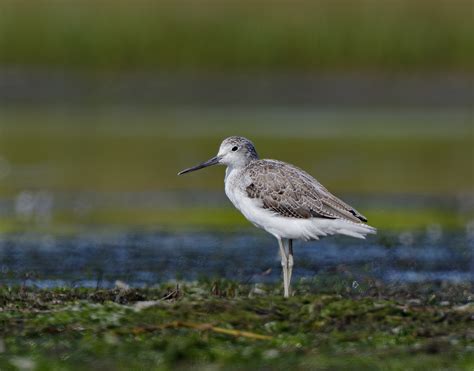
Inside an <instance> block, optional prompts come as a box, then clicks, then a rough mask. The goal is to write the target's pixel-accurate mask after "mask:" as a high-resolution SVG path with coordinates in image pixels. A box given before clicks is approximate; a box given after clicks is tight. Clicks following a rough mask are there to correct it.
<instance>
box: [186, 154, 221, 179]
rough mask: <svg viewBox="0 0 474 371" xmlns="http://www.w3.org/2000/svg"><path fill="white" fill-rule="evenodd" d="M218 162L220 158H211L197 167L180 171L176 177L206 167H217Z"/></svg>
mask: <svg viewBox="0 0 474 371" xmlns="http://www.w3.org/2000/svg"><path fill="white" fill-rule="evenodd" d="M220 160H221V157H220V156H216V157H213V158H211V159H210V160H207V161H206V162H203V163H202V164H199V165H196V166H193V167H190V168H189V169H184V170H182V171H180V172H179V173H178V175H183V174H186V173H190V172H191V171H195V170H199V169H203V168H205V167H208V166H212V165H217V164H218V163H219V161H220Z"/></svg>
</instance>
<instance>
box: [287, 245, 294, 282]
mask: <svg viewBox="0 0 474 371" xmlns="http://www.w3.org/2000/svg"><path fill="white" fill-rule="evenodd" d="M287 244H288V291H290V284H291V275H292V273H293V265H294V264H293V240H287Z"/></svg>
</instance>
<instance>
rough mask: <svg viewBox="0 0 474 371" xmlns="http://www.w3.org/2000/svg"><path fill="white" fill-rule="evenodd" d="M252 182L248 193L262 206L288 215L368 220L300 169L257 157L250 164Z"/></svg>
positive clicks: (290, 216) (305, 217)
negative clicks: (257, 158)
mask: <svg viewBox="0 0 474 371" xmlns="http://www.w3.org/2000/svg"><path fill="white" fill-rule="evenodd" d="M247 174H248V175H249V177H250V181H251V183H250V184H249V185H248V186H247V187H246V191H247V195H248V196H249V197H251V198H255V199H260V200H261V201H262V207H263V208H265V209H269V210H271V211H273V212H275V213H277V214H279V215H281V216H284V217H289V218H299V219H309V218H329V219H345V220H349V221H352V222H355V223H360V222H366V221H367V219H366V218H365V217H364V216H363V215H361V214H360V213H358V212H357V211H356V210H355V209H354V208H352V207H351V206H349V205H348V204H346V203H345V202H343V201H342V200H340V199H338V198H337V197H336V196H334V195H332V194H331V193H330V192H329V191H328V190H327V189H326V188H324V187H323V186H322V185H321V184H320V183H319V182H318V181H317V180H316V179H314V178H313V177H311V176H310V175H309V174H307V173H306V172H304V171H303V170H301V169H299V168H297V167H295V166H293V165H289V164H286V163H284V162H280V161H274V160H259V161H256V162H255V163H252V164H250V165H249V168H248V171H247Z"/></svg>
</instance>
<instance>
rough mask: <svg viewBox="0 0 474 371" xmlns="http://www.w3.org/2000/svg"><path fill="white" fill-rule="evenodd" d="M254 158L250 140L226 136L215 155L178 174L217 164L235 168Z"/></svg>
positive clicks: (253, 149)
mask: <svg viewBox="0 0 474 371" xmlns="http://www.w3.org/2000/svg"><path fill="white" fill-rule="evenodd" d="M256 159H258V155H257V151H256V150H255V147H254V145H253V143H252V142H251V141H250V140H248V139H247V138H244V137H228V138H226V139H224V140H223V141H222V143H221V145H220V147H219V152H218V153H217V156H215V157H213V158H211V159H210V160H208V161H206V162H203V163H201V164H199V165H196V166H193V167H191V168H189V169H185V170H183V171H180V172H179V173H178V175H181V174H186V173H190V172H191V171H195V170H199V169H202V168H205V167H208V166H212V165H217V164H222V165H227V166H232V167H236V168H239V167H244V166H245V165H247V164H248V163H249V162H250V161H252V160H256Z"/></svg>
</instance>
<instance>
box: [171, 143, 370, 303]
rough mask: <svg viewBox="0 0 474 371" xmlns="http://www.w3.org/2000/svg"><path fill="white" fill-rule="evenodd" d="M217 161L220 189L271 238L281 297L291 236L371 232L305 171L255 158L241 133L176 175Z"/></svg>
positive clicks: (287, 279)
mask: <svg viewBox="0 0 474 371" xmlns="http://www.w3.org/2000/svg"><path fill="white" fill-rule="evenodd" d="M217 164H221V165H226V166H227V169H226V172H225V180H224V182H225V193H226V195H227V197H228V198H229V199H230V201H232V203H233V204H234V206H235V207H236V208H237V209H238V210H240V212H241V213H242V214H243V215H244V216H245V217H246V218H247V219H248V220H249V221H250V222H252V223H253V224H254V225H255V226H256V227H258V228H262V229H264V230H266V231H267V232H268V233H270V234H272V235H273V236H275V237H276V238H277V240H278V245H279V247H280V254H281V265H282V268H283V285H284V296H285V297H289V296H290V282H291V275H292V271H293V240H304V241H309V240H318V239H319V237H321V236H327V235H335V234H336V235H337V234H341V235H346V236H351V237H356V238H365V235H367V234H369V233H376V229H375V228H373V227H371V226H369V225H367V224H365V222H367V219H366V218H365V217H364V216H363V215H362V214H360V213H359V212H358V211H357V210H355V209H354V208H353V207H351V206H349V205H348V204H346V203H345V202H343V201H341V200H340V199H338V198H337V197H335V196H334V195H332V194H331V193H330V192H329V191H328V190H327V189H326V188H325V187H324V186H322V185H321V184H320V183H319V182H318V181H317V180H316V179H314V178H313V177H312V176H311V175H309V174H308V173H306V172H305V171H303V170H301V169H299V168H297V167H296V166H293V165H290V164H287V163H285V162H282V161H277V160H261V159H259V157H258V155H257V151H256V150H255V147H254V145H253V143H252V142H251V141H250V140H248V139H246V138H243V137H229V138H227V139H224V141H223V142H222V144H221V145H220V148H219V152H218V154H217V156H215V157H213V158H211V159H210V160H208V161H206V162H203V163H201V164H199V165H197V166H194V167H191V168H189V169H185V170H183V171H181V172H179V173H178V175H181V174H185V173H189V172H191V171H195V170H199V169H202V168H205V167H208V166H212V165H217Z"/></svg>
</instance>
